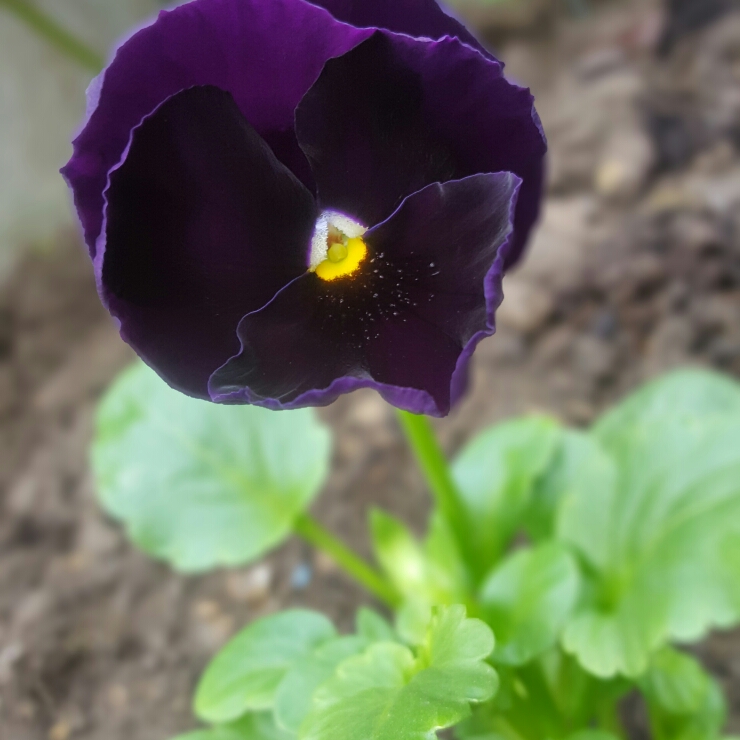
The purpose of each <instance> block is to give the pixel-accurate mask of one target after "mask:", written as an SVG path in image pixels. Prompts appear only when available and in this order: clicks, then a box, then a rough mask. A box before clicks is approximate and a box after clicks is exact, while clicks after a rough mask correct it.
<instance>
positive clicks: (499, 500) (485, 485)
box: [452, 417, 561, 577]
mask: <svg viewBox="0 0 740 740" xmlns="http://www.w3.org/2000/svg"><path fill="white" fill-rule="evenodd" d="M560 434H561V430H560V427H559V426H558V424H557V423H556V422H555V421H554V420H552V419H549V418H545V417H527V418H523V419H514V420H513V421H507V422H504V423H503V424H498V425H496V426H494V427H491V428H490V429H487V430H486V431H484V432H482V433H481V434H479V435H478V436H476V437H474V438H473V439H472V440H471V441H470V442H469V443H468V444H467V445H466V446H465V448H464V449H463V450H462V452H460V454H459V455H458V456H457V457H456V458H455V460H454V462H453V464H452V475H453V477H454V479H455V481H456V483H457V485H458V488H459V490H460V494H461V496H462V498H463V501H464V504H465V507H466V509H467V511H468V524H469V528H470V538H471V542H472V548H473V550H474V552H475V554H476V559H475V560H476V563H477V564H478V568H479V570H478V573H477V574H476V575H477V576H478V577H483V576H484V575H485V574H486V573H487V572H488V570H489V569H490V568H491V567H492V566H493V564H494V563H495V562H496V560H497V559H498V558H499V557H501V554H502V553H503V551H504V550H505V548H506V547H507V545H508V544H509V541H510V540H511V538H512V536H513V535H514V534H515V532H516V531H517V530H518V529H519V528H520V527H521V526H522V524H523V517H524V514H525V512H526V511H527V509H528V507H529V504H530V500H531V496H532V491H533V488H534V485H535V483H536V481H537V479H538V478H539V476H540V475H541V474H542V473H543V472H544V471H545V469H546V468H547V466H548V465H549V463H550V461H551V459H552V457H553V455H554V454H555V453H556V451H557V447H558V442H559V440H560Z"/></svg>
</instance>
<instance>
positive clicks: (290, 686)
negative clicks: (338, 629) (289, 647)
mask: <svg viewBox="0 0 740 740" xmlns="http://www.w3.org/2000/svg"><path fill="white" fill-rule="evenodd" d="M369 642H370V641H369V640H367V639H364V638H362V637H358V636H349V637H339V638H337V639H336V640H330V641H329V642H326V643H324V644H323V645H319V647H317V648H316V649H315V650H313V651H312V652H311V653H310V654H309V655H306V656H305V657H304V658H302V659H301V660H299V661H298V662H297V663H296V664H295V665H294V666H293V667H292V668H291V669H290V670H289V671H288V673H287V674H286V675H285V678H283V680H282V681H281V682H280V685H279V686H278V688H277V692H276V694H275V718H276V720H277V723H278V725H280V726H281V727H284V728H285V729H286V730H289V731H290V732H293V733H297V732H298V730H299V729H300V726H301V723H302V722H303V720H304V719H305V717H306V715H307V714H308V713H309V711H310V709H311V700H312V697H313V693H314V691H315V690H316V689H317V688H318V687H319V686H320V685H321V684H322V683H324V682H325V681H326V680H328V679H329V678H331V676H332V675H333V673H334V670H335V669H336V667H337V666H338V665H339V664H340V663H341V662H342V661H344V660H346V659H347V658H349V657H350V656H351V655H356V654H357V653H359V652H361V651H362V650H364V649H365V648H366V647H367V646H368V644H369Z"/></svg>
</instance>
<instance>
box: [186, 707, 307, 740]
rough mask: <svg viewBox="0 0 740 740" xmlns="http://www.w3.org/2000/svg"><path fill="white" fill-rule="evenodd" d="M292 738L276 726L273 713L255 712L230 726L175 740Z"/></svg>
mask: <svg viewBox="0 0 740 740" xmlns="http://www.w3.org/2000/svg"><path fill="white" fill-rule="evenodd" d="M292 737H293V736H292V735H290V734H289V733H287V732H285V731H283V730H281V729H280V728H279V727H278V726H277V725H276V724H275V720H274V718H273V715H272V712H255V713H254V714H248V715H246V716H245V717H243V718H242V719H240V720H238V721H236V722H231V723H230V724H228V725H222V726H221V727H211V728H209V729H207V730H196V731H195V732H189V733H187V734H186V735H178V736H177V737H176V738H174V739H173V740H291V738H292Z"/></svg>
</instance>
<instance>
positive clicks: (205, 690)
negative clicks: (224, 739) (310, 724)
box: [195, 609, 336, 724]
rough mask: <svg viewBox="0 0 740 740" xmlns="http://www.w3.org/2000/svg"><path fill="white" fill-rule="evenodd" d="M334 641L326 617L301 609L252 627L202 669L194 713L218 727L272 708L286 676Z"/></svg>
mask: <svg viewBox="0 0 740 740" xmlns="http://www.w3.org/2000/svg"><path fill="white" fill-rule="evenodd" d="M335 637H336V630H335V629H334V625H332V623H331V622H330V621H329V620H328V619H327V618H326V617H324V616H323V615H321V614H317V613H316V612H311V611H306V610H303V609H292V610H289V611H284V612H280V613H279V614H274V615H272V616H269V617H264V618H262V619H258V620H257V621H256V622H252V624H250V625H249V626H247V627H245V628H244V629H243V630H242V631H241V632H239V634H237V635H236V636H235V637H233V638H232V639H231V640H229V642H228V643H227V644H226V645H225V646H224V647H223V648H222V649H221V651H220V652H219V653H218V654H217V655H216V657H215V658H214V659H213V660H212V661H211V663H210V664H209V665H208V667H207V668H206V670H205V673H204V674H203V676H202V677H201V680H200V683H199V684H198V688H197V690H196V693H195V713H196V714H197V715H198V716H199V717H200V718H201V719H203V720H205V721H207V722H213V723H219V724H220V723H223V722H230V721H232V720H236V719H238V718H239V717H241V716H242V715H244V714H246V713H247V712H253V711H255V710H260V709H269V708H271V707H272V706H273V703H274V701H275V694H276V691H277V689H278V686H279V685H280V683H281V681H282V680H283V678H284V677H285V675H286V674H287V673H288V671H289V670H290V669H291V668H293V667H294V666H295V665H296V664H297V663H299V662H300V661H301V660H302V659H303V658H305V657H307V656H308V655H310V654H311V653H312V652H313V651H314V650H315V649H316V648H317V647H318V646H320V645H322V644H324V643H326V642H327V641H329V640H332V639H333V638H335Z"/></svg>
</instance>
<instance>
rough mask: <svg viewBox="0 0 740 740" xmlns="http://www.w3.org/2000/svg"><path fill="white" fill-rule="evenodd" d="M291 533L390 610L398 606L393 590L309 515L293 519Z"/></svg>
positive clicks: (369, 566)
mask: <svg viewBox="0 0 740 740" xmlns="http://www.w3.org/2000/svg"><path fill="white" fill-rule="evenodd" d="M293 531H294V532H295V533H296V534H297V535H298V536H299V537H301V538H303V539H304V540H305V541H306V542H308V543H309V544H310V545H313V546H314V547H315V548H317V549H318V550H321V551H323V552H325V553H326V554H327V555H329V556H330V557H331V559H332V560H334V562H335V563H336V564H337V565H338V566H339V567H340V568H342V570H344V571H345V572H346V573H347V574H349V575H351V576H352V577H353V578H354V579H355V580H356V581H357V582H358V583H360V584H361V585H362V586H364V587H365V588H366V589H367V590H368V591H369V592H370V593H371V594H373V596H375V597H376V598H378V599H379V600H380V601H382V602H383V603H385V604H387V605H388V606H389V607H391V609H395V608H397V607H398V606H400V603H401V598H400V596H399V595H398V593H397V592H396V589H395V588H393V586H392V585H391V584H390V583H388V581H387V580H386V579H385V578H384V577H383V576H382V575H381V574H380V573H379V572H378V571H377V570H375V568H373V567H372V566H371V565H369V564H368V563H367V562H365V561H364V560H363V559H362V558H361V557H359V555H357V554H356V553H354V552H353V551H352V550H350V549H349V548H348V547H347V546H346V545H345V544H344V543H343V542H341V541H340V540H338V539H337V538H336V537H335V536H334V535H333V534H332V533H331V532H329V531H328V530H327V529H325V528H324V527H323V526H322V525H321V524H319V522H317V521H316V520H315V519H314V518H313V517H311V516H310V515H309V514H305V513H304V514H301V515H300V516H299V517H298V518H297V519H296V521H295V522H294V524H293Z"/></svg>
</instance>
